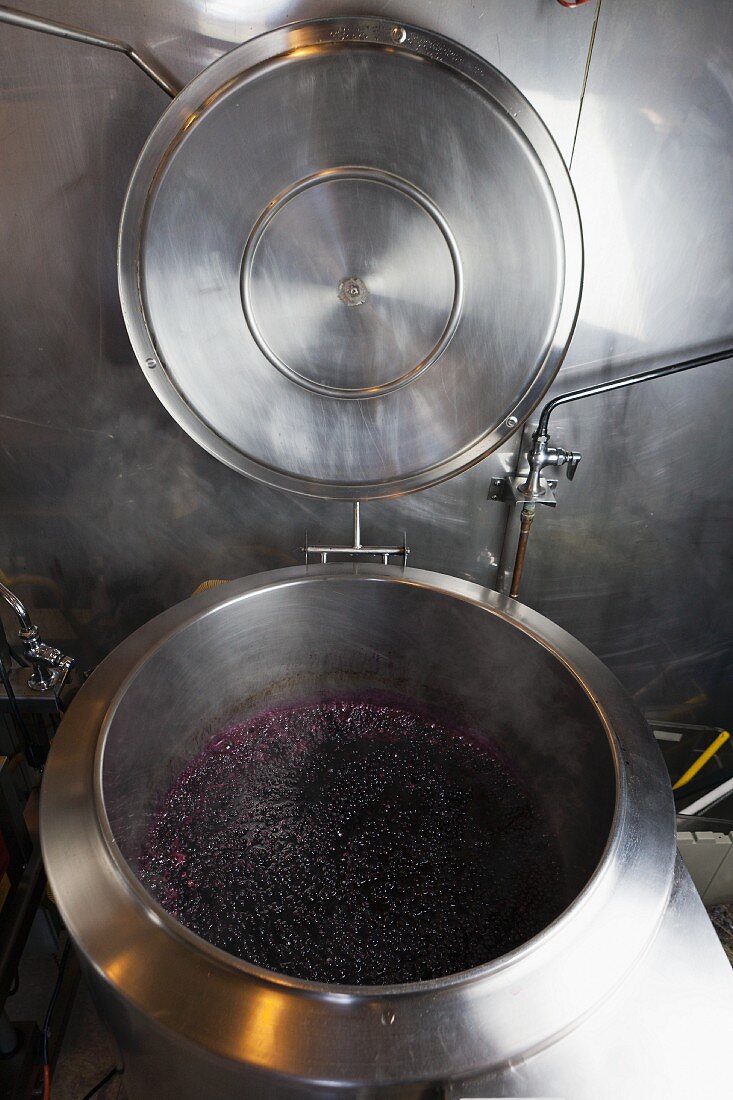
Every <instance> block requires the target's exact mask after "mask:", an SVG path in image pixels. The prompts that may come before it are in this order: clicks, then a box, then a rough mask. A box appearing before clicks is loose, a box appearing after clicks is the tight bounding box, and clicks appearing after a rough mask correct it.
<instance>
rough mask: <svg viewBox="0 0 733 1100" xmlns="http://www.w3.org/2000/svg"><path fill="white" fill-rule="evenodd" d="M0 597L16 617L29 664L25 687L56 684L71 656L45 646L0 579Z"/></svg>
mask: <svg viewBox="0 0 733 1100" xmlns="http://www.w3.org/2000/svg"><path fill="white" fill-rule="evenodd" d="M0 596H2V598H3V599H4V600H5V602H6V603H7V604H8V605H9V606H10V607H12V609H13V611H14V612H15V614H16V615H17V616H18V621H19V623H20V630H19V631H18V637H19V638H20V641H21V643H22V646H23V656H24V657H25V658H26V660H27V661H28V662H29V663H30V664H31V665H32V672H31V675H30V676H29V677H28V687H29V688H33V690H34V691H48V689H49V688H52V687H55V685H56V684H58V683H60V682H61V681H63V679H64V677H65V676H66V674H67V672H68V671H69V669H70V668H71V667H72V665H73V664H74V658H73V657H68V656H67V655H66V654H65V653H62V652H61V650H60V649H56V647H55V646H51V645H47V644H46V643H45V642H44V641H43V639H42V638H41V636H40V634H39V633H38V627H37V626H36V625H35V624H34V623H33V622H32V620H31V617H30V615H29V614H28V611H27V610H26V607H25V604H23V603H22V602H21V601H20V600H19V599H18V597H17V596H16V595H15V593H14V592H11V591H10V589H9V588H6V587H5V585H4V584H3V583H2V582H0Z"/></svg>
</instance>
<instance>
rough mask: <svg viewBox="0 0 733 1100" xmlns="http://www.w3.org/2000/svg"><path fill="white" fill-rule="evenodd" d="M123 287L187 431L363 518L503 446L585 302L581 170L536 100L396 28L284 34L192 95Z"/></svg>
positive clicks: (149, 165)
mask: <svg viewBox="0 0 733 1100" xmlns="http://www.w3.org/2000/svg"><path fill="white" fill-rule="evenodd" d="M119 282H120V293H121V298H122V305H123V311H124V314H125V319H126V323H127V326H128V330H129V332H130V336H131V339H132V343H133V346H134V348H135V352H136V354H137V356H138V358H139V360H140V363H141V365H142V366H143V369H144V370H145V373H146V376H147V378H148V381H149V382H150V384H151V385H152V386H153V388H154V390H155V391H156V393H157V394H158V397H159V398H160V399H161V401H162V402H163V403H164V404H165V406H166V407H167V408H168V410H169V412H170V413H171V414H172V415H173V416H174V417H175V419H176V420H177V421H178V422H179V423H180V424H181V425H182V426H183V427H184V428H185V429H186V431H188V432H189V434H190V435H191V436H192V437H193V438H194V439H196V440H197V442H199V443H200V444H201V445H202V446H204V447H205V448H206V449H207V450H208V451H210V452H211V453H212V454H213V455H215V456H216V457H217V458H219V459H221V460H222V461H223V462H226V463H227V464H228V465H230V466H232V467H233V468H235V469H237V470H239V471H241V472H242V473H245V474H248V475H250V476H251V477H254V478H257V479H258V480H260V481H264V482H266V483H267V484H269V485H273V486H277V487H279V488H284V489H290V490H293V491H295V492H300V493H306V494H310V495H314V496H324V497H333V498H348V499H360V500H366V499H369V498H373V497H380V496H393V495H397V494H400V493H405V492H409V491H411V490H414V489H419V488H423V487H425V486H427V485H431V484H434V483H436V482H438V481H442V480H444V479H445V478H448V477H450V476H452V475H453V474H456V473H458V472H459V471H461V470H463V469H465V468H467V467H468V466H470V465H472V464H473V463H475V462H477V461H479V459H481V458H483V457H484V456H485V455H487V454H488V453H489V452H490V451H492V450H494V449H495V448H496V447H498V446H499V445H500V444H501V443H502V441H503V440H504V439H506V438H507V436H509V435H510V434H511V433H512V432H513V430H514V429H515V427H516V425H517V424H518V423H519V422H521V421H522V420H523V419H525V418H526V416H527V415H528V414H529V413H530V411H531V410H532V408H533V407H534V406H535V405H536V403H537V402H538V401H539V399H540V397H541V396H542V394H543V393H544V392H545V390H546V389H547V387H548V386H549V384H550V382H551V381H552V378H553V377H554V375H555V373H556V372H557V370H558V367H559V365H560V363H561V361H562V357H563V355H564V352H565V349H566V347H567V344H568V341H569V339H570V335H571V332H572V328H573V324H574V321H575V317H576V314H577V309H578V303H579V299H580V290H581V282H582V240H581V231H580V220H579V215H578V211H577V206H576V203H575V197H574V194H573V189H572V185H571V183H570V178H569V176H568V173H567V170H566V168H565V165H564V163H563V161H562V158H561V156H560V154H559V152H558V150H557V148H556V146H555V145H554V143H553V141H552V139H551V137H550V135H549V134H548V132H547V130H546V129H545V127H544V125H543V124H542V122H541V121H540V119H539V117H538V116H537V114H536V113H535V112H534V110H533V109H532V108H531V107H530V105H529V104H528V103H527V101H526V100H525V99H524V98H523V96H522V95H521V94H520V93H519V92H518V91H517V89H516V88H515V87H514V86H513V85H512V84H510V83H509V81H507V80H506V78H504V77H503V76H502V75H501V74H500V73H498V72H497V71H496V70H495V69H494V68H493V67H492V66H491V65H489V64H488V63H487V62H485V61H483V60H482V59H481V58H479V57H478V56H477V55H475V54H473V53H472V52H470V51H468V50H465V49H464V48H463V47H461V46H459V45H457V44H456V43H454V42H451V41H449V40H448V39H445V38H443V37H441V36H439V35H436V34H433V33H429V32H427V31H424V30H420V29H417V28H414V27H409V26H395V24H394V23H392V22H389V21H387V20H381V19H363V18H353V19H351V18H350V19H328V20H320V21H316V22H310V23H301V24H296V25H292V26H288V27H284V28H281V29H279V30H276V31H272V32H269V33H267V34H264V35H262V36H260V37H259V38H255V39H252V40H251V41H249V42H246V43H245V44H244V45H242V46H239V47H238V48H236V49H234V50H232V52H231V53H229V54H227V55H225V56H224V57H222V58H221V59H220V60H218V61H216V62H215V63H214V64H213V65H211V66H210V67H209V68H207V69H206V70H205V71H204V72H202V73H201V74H200V75H199V76H198V77H196V78H195V79H194V80H193V81H192V82H191V83H190V84H189V85H188V86H187V87H186V88H184V90H183V91H182V92H181V93H180V94H179V95H178V96H177V98H176V99H175V100H174V101H173V103H172V104H171V106H170V107H169V108H168V110H167V111H166V112H165V114H164V115H163V116H162V118H161V119H160V121H159V122H158V124H157V126H156V127H155V129H154V131H153V133H152V134H151V136H150V138H149V140H148V142H147V144H146V145H145V148H144V149H143V152H142V154H141V156H140V159H139V161H138V164H137V166H136V168H135V171H134V173H133V176H132V180H131V182H130V187H129V190H128V194H127V199H126V202H125V208H124V212H123V218H122V226H121V230H120V245H119Z"/></svg>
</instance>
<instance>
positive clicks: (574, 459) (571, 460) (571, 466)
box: [566, 451, 583, 481]
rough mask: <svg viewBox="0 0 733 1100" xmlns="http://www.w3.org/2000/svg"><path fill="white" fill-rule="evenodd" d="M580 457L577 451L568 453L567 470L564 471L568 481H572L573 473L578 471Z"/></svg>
mask: <svg viewBox="0 0 733 1100" xmlns="http://www.w3.org/2000/svg"><path fill="white" fill-rule="evenodd" d="M582 457H583V456H582V455H581V454H580V452H579V451H568V457H567V466H568V468H567V471H566V472H567V475H568V481H572V480H573V478H574V477H575V471H576V470H577V469H578V463H579V462H580V460H581V458H582Z"/></svg>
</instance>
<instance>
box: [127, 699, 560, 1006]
mask: <svg viewBox="0 0 733 1100" xmlns="http://www.w3.org/2000/svg"><path fill="white" fill-rule="evenodd" d="M138 876H139V878H140V880H141V881H142V883H143V885H144V886H145V887H146V888H147V889H148V890H149V891H150V892H151V893H152V894H153V895H154V897H156V898H157V899H158V901H159V902H160V903H161V905H162V906H163V907H164V908H165V909H166V910H167V911H168V912H169V913H171V914H172V915H173V916H174V917H176V918H177V919H178V920H179V921H181V923H183V924H184V925H186V926H187V927H188V928H190V929H191V930H192V931H194V932H196V933H197V934H198V935H199V936H202V937H203V938H204V939H205V940H208V941H209V943H212V944H214V945H216V946H217V947H220V948H223V950H225V951H228V952H230V953H231V954H233V955H237V956H239V957H240V958H242V959H245V960H247V961H248V962H251V963H256V964H257V965H258V966H262V967H265V968H267V969H268V970H272V971H276V972H278V973H281V974H288V975H291V976H293V977H298V978H306V979H310V980H313V981H318V982H332V983H342V984H348V985H357V984H367V985H385V984H393V983H399V982H413V981H421V980H425V979H429V978H437V977H440V976H442V975H446V974H452V973H456V972H458V971H461V970H466V969H468V968H469V967H473V966H478V965H479V964H481V963H486V962H489V961H490V960H491V959H494V958H496V957H497V956H499V955H502V954H504V953H505V952H507V951H510V950H511V949H512V948H514V947H517V946H519V945H520V944H521V943H523V942H525V941H526V940H527V939H528V938H530V937H531V936H532V935H534V934H535V933H537V932H538V931H540V929H541V928H543V927H544V926H545V925H546V924H548V923H549V922H550V921H551V920H552V919H554V918H555V917H556V916H557V915H558V914H559V912H560V911H561V910H562V908H563V903H564V892H563V888H562V880H561V875H560V862H559V858H558V850H557V843H556V841H555V839H554V838H553V837H552V836H550V835H548V833H547V830H546V829H545V827H544V826H543V820H542V817H541V815H540V812H539V810H538V807H537V806H536V805H534V804H533V802H532V800H531V799H530V797H529V795H528V793H527V791H526V790H525V789H524V788H523V786H522V785H520V783H519V782H518V780H517V779H516V777H515V776H514V775H512V774H511V772H510V771H509V769H508V768H507V767H506V766H505V765H504V764H503V763H502V762H501V761H500V760H499V759H498V758H497V756H496V755H495V754H494V753H493V752H492V751H491V748H490V747H489V746H488V745H487V744H486V743H485V742H484V741H483V740H479V739H478V738H477V737H474V736H472V735H471V734H469V733H466V732H459V731H456V730H452V729H450V728H447V727H445V726H443V725H440V724H439V723H437V722H435V721H431V720H430V719H429V718H426V717H424V716H421V715H420V714H419V713H416V712H413V711H411V710H408V709H405V708H404V707H403V706H396V705H394V704H392V703H389V704H386V703H384V702H381V701H379V702H374V701H367V700H354V699H335V700H330V701H327V702H319V703H314V704H313V703H312V704H309V705H302V706H298V707H294V708H290V709H281V710H271V711H268V712H267V713H265V714H261V715H259V716H258V717H256V718H254V719H252V720H251V721H250V722H247V723H246V724H243V725H235V726H230V727H229V728H228V729H226V730H224V731H223V732H221V733H218V734H217V735H216V736H215V737H214V738H213V739H212V740H211V741H210V742H209V743H208V744H207V745H206V747H205V748H204V749H203V750H202V751H201V752H200V753H199V755H198V756H197V757H196V758H195V759H194V760H192V761H191V763H190V764H189V765H188V766H187V767H186V768H185V769H184V771H182V772H181V774H180V775H179V776H178V778H177V779H176V780H175V782H174V783H173V785H172V786H171V787H170V789H169V790H168V791H167V793H166V794H165V796H164V798H163V799H162V802H161V804H160V806H159V808H158V810H157V812H156V813H155V814H154V816H153V819H152V821H151V824H150V827H149V829H148V833H147V835H146V837H145V840H144V843H143V846H142V851H141V856H140V862H139V867H138Z"/></svg>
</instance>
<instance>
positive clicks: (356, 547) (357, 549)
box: [303, 500, 410, 565]
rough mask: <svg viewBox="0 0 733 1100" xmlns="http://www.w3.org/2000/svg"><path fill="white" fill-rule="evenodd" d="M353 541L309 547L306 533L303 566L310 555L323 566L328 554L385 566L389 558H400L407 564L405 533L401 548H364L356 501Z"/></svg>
mask: <svg viewBox="0 0 733 1100" xmlns="http://www.w3.org/2000/svg"><path fill="white" fill-rule="evenodd" d="M353 520H354V541H353V542H352V544H351V546H311V545H310V544H309V543H308V532H307V531H306V533H305V546H304V547H303V551H304V553H305V564H306V565H307V564H308V562H309V560H310V558H311V555H317V556H318V557H319V558H320V560H321V562H322V563H323V564H324V565H325V564H326V562H327V561H328V555H329V554H343V555H345V556H346V557H349V558H370V557H378V558H381V559H382V561H383V563H384V564H385V565H389V559H390V558H395V557H396V558H402V564H403V565H406V564H407V558H408V555H409V553H410V549H409V547H408V545H407V533H406V532H405V534H404V536H403V540H402V546H364V545H363V543H362V541H361V506H360V504H359V501H358V500H355V501H354V512H353Z"/></svg>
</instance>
